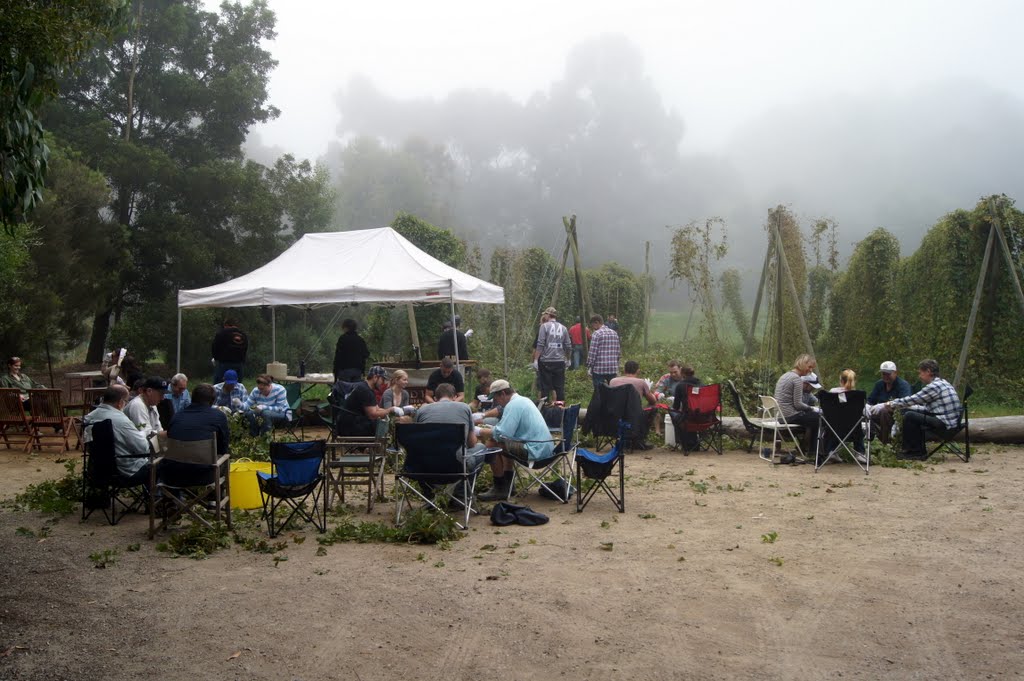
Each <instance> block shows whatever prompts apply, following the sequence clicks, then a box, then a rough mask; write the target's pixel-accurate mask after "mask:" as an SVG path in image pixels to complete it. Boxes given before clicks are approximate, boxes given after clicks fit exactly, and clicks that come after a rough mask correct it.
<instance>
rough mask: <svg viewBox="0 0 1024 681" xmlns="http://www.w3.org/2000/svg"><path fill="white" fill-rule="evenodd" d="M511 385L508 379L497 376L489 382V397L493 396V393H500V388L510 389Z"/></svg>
mask: <svg viewBox="0 0 1024 681" xmlns="http://www.w3.org/2000/svg"><path fill="white" fill-rule="evenodd" d="M511 389H512V386H511V385H509V383H508V381H506V380H505V379H504V378H499V379H498V380H497V381H492V382H491V392H489V393H487V395H488V396H489V397H494V395H495V393H500V392H501V391H502V390H511Z"/></svg>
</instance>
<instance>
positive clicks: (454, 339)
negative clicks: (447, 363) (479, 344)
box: [448, 279, 461, 371]
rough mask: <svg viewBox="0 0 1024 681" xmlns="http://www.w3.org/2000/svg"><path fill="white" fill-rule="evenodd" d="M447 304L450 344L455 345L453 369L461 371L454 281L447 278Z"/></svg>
mask: <svg viewBox="0 0 1024 681" xmlns="http://www.w3.org/2000/svg"><path fill="white" fill-rule="evenodd" d="M448 305H449V306H450V307H451V320H452V344H453V345H454V346H455V369H456V370H457V371H461V369H460V367H459V336H458V330H457V329H456V328H455V283H454V282H453V281H452V280H451V279H449V280H448Z"/></svg>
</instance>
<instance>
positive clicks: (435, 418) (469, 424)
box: [416, 383, 485, 496]
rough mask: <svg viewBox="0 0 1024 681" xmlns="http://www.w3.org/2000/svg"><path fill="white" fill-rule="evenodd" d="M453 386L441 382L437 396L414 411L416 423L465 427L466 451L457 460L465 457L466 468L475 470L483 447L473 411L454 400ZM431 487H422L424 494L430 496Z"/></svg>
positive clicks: (482, 459) (482, 453)
mask: <svg viewBox="0 0 1024 681" xmlns="http://www.w3.org/2000/svg"><path fill="white" fill-rule="evenodd" d="M455 394H456V393H455V386H453V385H452V384H451V383H441V384H440V385H438V386H437V390H435V391H434V396H435V397H436V398H437V399H436V400H435V401H434V402H432V403H430V404H425V405H423V407H422V408H420V409H419V411H417V412H416V423H457V424H459V425H462V426H465V427H466V453H465V457H463V454H462V452H461V451H460V452H459V460H460V461H461V460H463V459H465V464H466V470H467V471H475V470H476V469H478V468H480V466H482V465H483V463H484V449H485V447H484V446H483V445H482V444H479V442H478V441H477V437H476V426H475V425H474V424H473V412H472V411H471V410H470V408H469V405H468V404H466V403H465V402H456V401H455ZM432 491H433V490H432V489H423V492H424V495H425V496H430V493H431V492H432Z"/></svg>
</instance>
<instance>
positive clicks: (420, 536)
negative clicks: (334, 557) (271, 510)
mask: <svg viewBox="0 0 1024 681" xmlns="http://www.w3.org/2000/svg"><path fill="white" fill-rule="evenodd" d="M461 538H462V533H461V532H460V531H459V528H458V527H457V526H456V524H455V521H454V520H453V519H452V518H451V517H449V516H447V515H445V514H443V513H433V512H431V511H430V510H429V509H422V508H421V509H414V510H412V511H410V512H409V513H408V514H407V515H406V516H405V520H404V521H403V524H402V525H401V526H400V527H395V526H393V525H390V524H387V523H381V522H377V523H375V522H361V521H357V520H354V519H353V518H351V517H344V518H342V520H341V522H340V523H339V524H338V525H336V526H335V527H334V528H332V529H331V530H330V531H329V532H328V533H327V534H324V535H320V536H318V537H317V541H318V542H320V544H321V545H324V546H330V545H332V544H335V543H337V542H350V541H354V542H357V543H359V544H366V543H369V542H385V543H402V544H443V543H445V542H451V541H455V540H458V539H461Z"/></svg>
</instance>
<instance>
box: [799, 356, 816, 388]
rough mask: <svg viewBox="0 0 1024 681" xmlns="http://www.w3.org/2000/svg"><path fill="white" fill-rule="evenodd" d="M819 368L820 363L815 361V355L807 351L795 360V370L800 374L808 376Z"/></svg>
mask: <svg viewBox="0 0 1024 681" xmlns="http://www.w3.org/2000/svg"><path fill="white" fill-rule="evenodd" d="M817 368H818V363H817V362H816V361H815V359H814V357H812V356H811V355H808V354H806V353H805V354H803V355H800V356H799V357H797V358H796V361H794V362H793V371H795V372H796V373H797V375H798V376H806V375H807V374H809V373H811V372H812V371H814V370H815V369H817ZM815 383H817V381H815Z"/></svg>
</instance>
